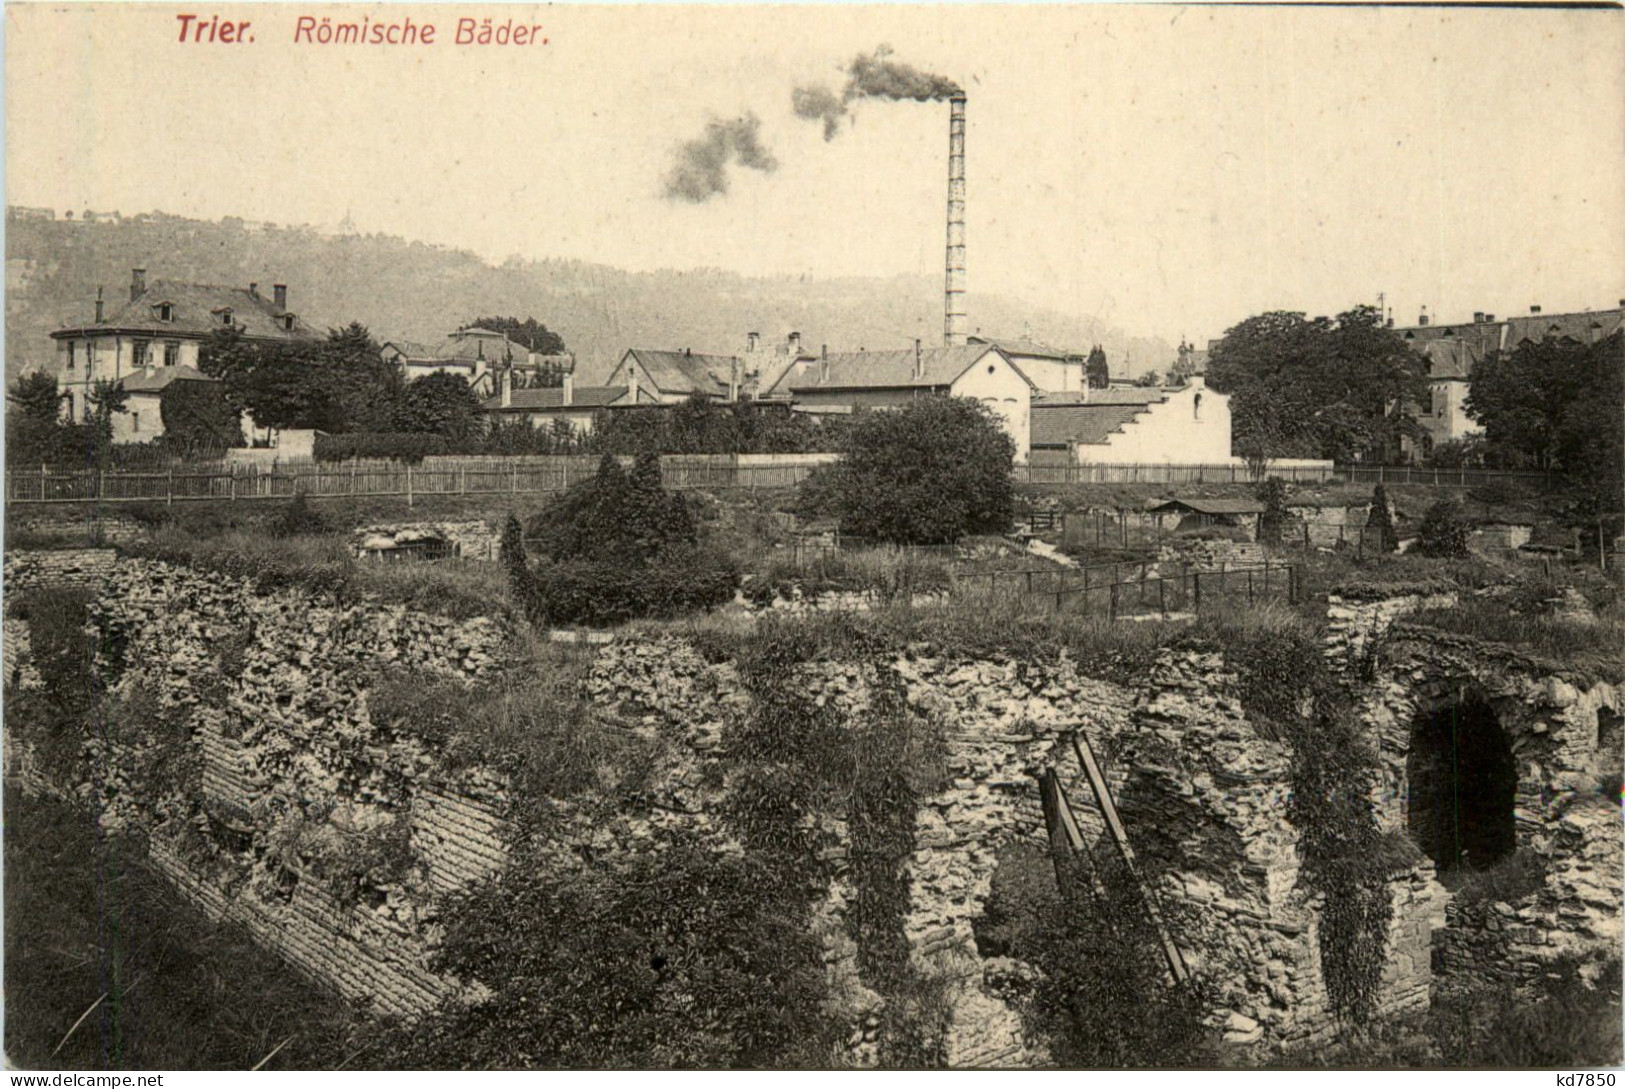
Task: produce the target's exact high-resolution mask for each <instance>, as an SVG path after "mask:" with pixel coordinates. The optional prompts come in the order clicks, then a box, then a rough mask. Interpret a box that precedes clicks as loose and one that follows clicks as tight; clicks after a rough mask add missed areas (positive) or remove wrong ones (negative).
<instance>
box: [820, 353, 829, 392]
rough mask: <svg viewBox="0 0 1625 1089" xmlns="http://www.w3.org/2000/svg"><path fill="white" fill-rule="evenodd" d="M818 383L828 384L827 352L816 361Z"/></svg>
mask: <svg viewBox="0 0 1625 1089" xmlns="http://www.w3.org/2000/svg"><path fill="white" fill-rule="evenodd" d="M818 381H819V382H821V383H823V384H825V385H828V384H829V352H828V351H827V350H826V351H825V352H824V357H823V358H822V359H821V360H819V361H818Z"/></svg>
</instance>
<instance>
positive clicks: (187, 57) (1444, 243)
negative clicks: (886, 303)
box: [5, 4, 1625, 342]
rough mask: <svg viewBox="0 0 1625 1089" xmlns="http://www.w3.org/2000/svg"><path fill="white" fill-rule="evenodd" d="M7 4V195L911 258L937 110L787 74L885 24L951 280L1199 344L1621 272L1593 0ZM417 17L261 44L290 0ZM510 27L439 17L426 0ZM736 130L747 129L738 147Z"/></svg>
mask: <svg viewBox="0 0 1625 1089" xmlns="http://www.w3.org/2000/svg"><path fill="white" fill-rule="evenodd" d="M194 10H201V9H191V8H176V7H172V6H166V5H162V4H153V5H147V4H143V5H126V6H120V7H116V8H115V7H112V6H104V5H94V4H89V5H79V4H74V5H46V4H33V5H30V4H9V5H7V7H6V9H5V20H6V72H5V76H6V184H7V202H8V203H11V204H22V205H31V206H44V207H53V208H56V209H57V210H58V211H59V212H60V211H62V210H66V209H69V208H72V209H76V210H78V209H84V208H92V209H96V210H98V211H111V210H115V209H116V210H118V211H120V212H122V213H124V214H125V215H130V214H134V213H136V212H141V211H149V210H162V211H166V212H170V213H175V214H181V215H189V216H197V217H202V218H210V219H215V218H219V217H221V216H226V215H236V216H241V217H243V218H246V219H258V220H269V221H274V222H278V223H300V222H308V223H312V224H318V225H334V224H337V223H338V222H340V221H341V220H343V219H344V218H345V217H346V216H349V217H350V218H351V219H352V220H353V222H354V223H355V225H356V226H357V227H358V228H359V229H360V230H361V231H363V232H368V233H370V232H381V233H386V234H396V235H402V236H405V237H407V238H411V239H419V240H422V241H425V242H433V243H440V244H446V245H451V246H456V247H459V248H466V249H470V250H473V251H474V252H476V253H478V254H480V255H482V256H484V257H486V258H487V259H489V260H491V261H493V262H500V261H502V260H504V259H506V258H508V257H509V256H511V255H517V256H519V257H523V258H549V257H563V258H579V259H583V260H588V261H594V262H601V263H604V264H608V265H614V266H619V267H622V268H627V269H631V270H635V271H636V270H650V269H656V268H674V269H689V268H722V269H728V270H733V271H737V272H740V273H745V274H787V275H793V276H808V277H829V276H842V275H874V276H890V275H894V274H897V273H910V274H924V275H933V276H935V275H939V274H940V269H941V267H942V262H943V250H944V204H945V193H946V187H947V184H946V159H947V142H948V141H947V124H948V118H947V106H946V104H945V103H941V102H926V103H917V102H913V101H906V102H885V101H867V100H865V101H859V102H856V103H854V104H853V109H852V113H851V115H850V117H849V119H848V121H846V122H843V124H842V127H841V129H840V131H839V132H838V133H837V134H836V136H835V138H834V139H833V140H830V141H827V142H826V141H825V139H824V135H823V131H822V129H821V127H820V126H819V125H818V124H817V123H815V122H809V121H806V120H803V119H800V118H798V117H797V116H795V114H794V112H793V111H792V108H791V91H792V89H793V88H794V87H795V86H796V85H798V84H802V83H807V82H816V81H821V82H824V83H827V84H829V85H831V86H832V87H834V88H836V89H839V87H840V86H841V83H842V81H843V79H844V75H843V69H844V67H845V66H846V65H847V64H849V63H850V61H851V60H852V59H853V58H854V57H855V56H857V55H859V54H861V53H868V52H871V51H873V50H874V49H875V48H876V47H877V46H879V45H882V44H886V45H889V46H891V48H892V49H893V50H894V54H893V57H894V59H896V60H898V61H903V62H906V63H909V64H912V65H915V66H918V67H919V68H921V69H925V70H928V71H930V72H933V73H937V74H941V75H944V76H947V77H949V78H951V79H953V80H955V81H957V82H958V83H960V84H961V85H962V86H964V87H965V89H966V91H967V94H968V99H969V101H968V107H967V112H968V131H967V136H966V171H967V188H968V200H967V216H966V218H967V241H968V269H969V272H968V280H969V299H970V308H971V310H972V312H973V313H974V310H975V295H976V293H977V292H978V291H988V292H997V293H999V294H1001V295H1010V296H1016V297H1021V298H1025V299H1027V300H1029V301H1031V302H1033V303H1035V304H1039V305H1045V306H1052V307H1056V308H1058V309H1061V310H1063V311H1067V312H1072V313H1078V314H1086V315H1093V316H1096V317H1100V318H1103V319H1105V320H1107V321H1109V322H1110V323H1112V324H1114V325H1116V326H1118V327H1120V328H1122V329H1124V330H1126V331H1128V332H1130V333H1133V334H1138V335H1151V336H1162V337H1164V338H1166V339H1168V340H1170V341H1174V340H1177V339H1178V338H1181V337H1189V338H1191V339H1192V340H1196V341H1198V342H1200V341H1201V340H1203V339H1205V338H1207V337H1213V336H1218V335H1220V334H1221V333H1222V332H1223V331H1224V329H1225V328H1227V327H1229V326H1230V325H1232V324H1234V323H1235V322H1237V321H1239V320H1241V319H1243V318H1245V317H1247V316H1248V315H1251V314H1254V313H1258V312H1261V311H1264V310H1274V309H1286V310H1301V311H1305V312H1308V313H1310V314H1311V315H1315V314H1333V313H1336V312H1338V311H1340V310H1344V309H1347V308H1348V307H1350V306H1352V305H1355V304H1357V303H1362V302H1370V303H1373V304H1374V303H1376V302H1377V300H1378V297H1379V294H1381V295H1382V296H1384V297H1385V298H1386V301H1387V304H1388V305H1389V306H1391V307H1392V308H1393V311H1394V315H1395V317H1396V318H1397V319H1398V320H1399V321H1400V322H1401V323H1406V322H1409V321H1411V320H1413V319H1414V318H1415V316H1416V314H1417V313H1418V312H1419V310H1420V308H1422V307H1424V306H1425V307H1426V308H1427V309H1428V310H1429V311H1430V312H1431V313H1433V314H1436V315H1438V316H1440V317H1441V318H1443V319H1445V320H1460V319H1465V318H1466V317H1468V316H1470V315H1471V313H1472V312H1473V311H1476V310H1485V311H1490V312H1493V313H1496V314H1497V315H1499V316H1506V315H1509V314H1514V313H1523V312H1527V309H1528V307H1529V306H1530V305H1532V304H1540V305H1542V306H1543V307H1544V309H1545V310H1546V311H1547V312H1554V311H1558V310H1578V309H1586V308H1602V307H1609V306H1613V305H1615V304H1616V303H1617V301H1618V300H1619V299H1621V298H1625V155H1622V151H1625V147H1622V141H1625V48H1622V47H1625V18H1622V13H1621V12H1620V11H1618V10H1604V11H1562V10H1551V11H1529V10H1484V9H1472V10H1461V9H1456V10H1450V9H1417V8H1392V9H1386V10H1379V9H1373V8H1368V7H1364V8H1348V9H1340V8H1267V7H1247V8H1225V7H1200V8H1187V7H1179V6H1155V7H1153V6H1115V5H1096V6H1088V7H1082V8H1051V7H1027V6H1002V7H980V6H959V5H955V6H939V7H868V6H857V5H842V6H834V7H823V8H816V7H786V6H771V7H766V6H733V7H682V6H652V7H639V6H619V7H576V6H568V5H566V6H555V7H530V6H521V5H515V6H499V5H491V6H485V5H457V6H454V7H439V8H435V7H418V6H405V5H380V6H373V5H368V6H361V5H357V6H352V7H331V8H330V7H322V6H320V5H312V6H294V5H287V4H277V5H263V6H238V7H233V6H229V5H228V6H223V7H220V8H218V9H210V10H217V11H218V12H219V13H220V14H221V15H222V16H224V17H226V18H228V19H245V20H249V21H251V22H252V24H253V26H252V28H251V34H252V36H253V39H254V40H253V41H251V42H242V43H233V44H224V43H219V42H217V43H214V44H209V43H192V42H188V43H184V44H183V43H181V42H179V41H178V40H177V37H178V26H179V24H178V23H177V21H176V18H175V16H176V14H177V12H178V11H194ZM302 15H306V16H310V17H311V18H313V19H318V20H319V19H320V18H321V17H322V16H324V15H325V16H329V17H331V18H333V19H334V20H335V21H337V20H340V19H344V20H357V19H359V18H360V17H361V16H362V15H367V16H368V17H370V18H372V19H373V20H375V21H376V20H378V19H384V20H388V21H399V20H401V19H403V18H407V17H410V18H412V19H413V20H415V21H417V22H420V23H422V22H429V23H433V24H435V25H436V27H437V30H438V32H439V40H437V41H436V43H435V44H433V45H432V46H416V47H412V46H340V45H326V46H324V45H321V44H319V43H299V42H295V41H294V35H295V31H296V28H297V19H298V17H299V16H302ZM485 17H490V18H492V19H493V21H494V22H495V23H498V24H500V23H501V22H503V21H504V20H510V19H511V20H513V21H515V22H518V23H524V24H527V25H535V24H540V25H541V26H543V27H544V28H545V29H544V30H543V31H541V32H540V33H541V36H543V37H545V38H546V44H545V45H542V44H532V45H527V46H513V45H509V46H495V45H490V46H478V45H464V46H460V45H457V44H455V42H454V40H453V36H454V32H455V27H456V23H457V20H458V19H462V18H475V19H480V18H485ZM747 111H748V112H751V113H754V114H755V115H756V116H757V118H759V122H760V124H759V127H758V128H757V130H756V136H757V139H758V140H759V143H760V145H761V151H763V152H765V154H766V155H767V156H769V157H770V158H771V159H772V160H773V161H775V162H776V163H777V166H776V169H773V170H770V171H766V170H752V169H745V168H742V167H740V166H739V165H738V164H737V163H735V164H734V165H733V167H732V168H731V169H730V171H729V172H728V173H727V174H726V175H725V176H726V178H727V180H728V191H727V192H726V193H724V194H720V195H717V196H713V197H712V198H710V199H709V200H705V201H703V202H700V203H690V202H688V201H683V200H673V199H670V198H668V197H667V196H666V195H665V194H664V191H663V190H664V184H663V183H664V180H665V179H666V177H667V175H668V173H669V171H670V169H671V166H672V163H673V157H674V154H675V152H676V149H677V148H678V147H679V145H681V144H682V143H684V142H685V141H690V140H694V139H696V138H699V137H701V136H702V134H703V132H704V130H705V127H706V124H707V122H708V120H710V119H713V118H717V119H723V120H727V119H732V118H735V117H738V116H741V115H742V114H744V113H745V112H747ZM758 161H759V159H758Z"/></svg>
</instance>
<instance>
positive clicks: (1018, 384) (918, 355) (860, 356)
mask: <svg viewBox="0 0 1625 1089" xmlns="http://www.w3.org/2000/svg"><path fill="white" fill-rule="evenodd" d="M767 392H768V394H769V395H779V394H782V393H786V392H787V393H788V394H789V396H790V399H791V401H792V402H793V404H794V405H795V406H796V407H797V408H801V409H811V410H813V411H828V410H831V409H837V408H847V409H852V408H896V407H898V406H901V405H906V404H908V403H909V402H910V401H911V400H914V399H915V398H918V397H940V396H944V395H950V396H954V397H972V398H975V399H976V400H978V401H981V402H982V403H983V404H985V405H987V406H988V408H990V409H992V410H993V412H994V414H995V415H997V416H998V417H999V419H1000V420H1001V421H1003V423H1004V427H1005V430H1006V431H1007V432H1009V434H1010V437H1011V438H1012V439H1013V440H1015V444H1016V460H1017V461H1019V462H1023V463H1025V462H1026V460H1027V451H1028V437H1029V434H1030V432H1031V427H1032V421H1031V410H1032V405H1033V398H1034V396H1035V395H1036V394H1037V392H1038V389H1037V387H1036V386H1035V385H1034V384H1033V381H1032V379H1030V378H1028V377H1027V375H1025V374H1024V373H1022V371H1021V370H1020V368H1018V367H1017V366H1016V365H1015V364H1014V363H1012V362H1011V361H1010V359H1009V357H1007V356H1006V355H1005V354H1004V353H1003V352H1002V351H1000V350H999V349H998V348H996V347H994V346H993V345H991V344H966V345H960V346H957V347H951V348H922V347H921V346H920V344H919V342H918V341H916V342H915V345H914V347H913V348H912V349H908V348H904V349H901V350H898V351H881V352H830V353H827V354H825V355H822V356H820V357H819V358H817V359H809V360H806V361H804V362H801V363H798V364H797V365H795V366H793V367H791V368H790V369H789V370H787V371H786V372H785V374H784V377H783V378H781V379H780V380H779V382H778V384H777V385H776V386H775V387H774V388H773V389H772V390H769V391H767Z"/></svg>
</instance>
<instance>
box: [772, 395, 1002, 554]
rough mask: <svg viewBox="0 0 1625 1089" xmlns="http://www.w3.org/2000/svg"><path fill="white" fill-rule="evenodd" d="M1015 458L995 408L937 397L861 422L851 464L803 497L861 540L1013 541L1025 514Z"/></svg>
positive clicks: (815, 481)
mask: <svg viewBox="0 0 1625 1089" xmlns="http://www.w3.org/2000/svg"><path fill="white" fill-rule="evenodd" d="M1014 456H1015V444H1014V442H1012V440H1011V439H1010V436H1009V435H1008V434H1006V432H1005V430H1004V427H1003V425H1002V424H1001V423H1000V422H999V420H998V418H997V417H996V416H995V415H994V414H993V413H992V411H991V410H989V409H988V408H987V407H986V406H984V405H982V404H981V403H979V402H977V401H973V400H970V399H969V398H963V397H927V398H923V399H921V400H917V401H914V402H911V403H910V404H909V405H908V406H907V407H906V408H902V409H896V410H889V411H884V412H873V413H870V414H867V415H865V416H863V417H861V418H860V419H858V420H857V421H855V422H854V423H853V425H852V429H851V432H850V433H849V434H848V436H847V442H846V450H845V456H844V457H843V458H842V460H841V461H839V462H837V463H836V464H834V465H828V466H823V467H821V468H819V469H818V470H816V471H815V472H814V473H813V474H812V476H811V477H810V478H809V480H808V482H807V483H806V484H805V485H804V486H803V497H804V499H805V500H807V501H808V502H813V501H816V502H817V503H818V504H820V505H823V506H824V507H826V508H827V509H828V510H829V511H830V512H831V513H832V514H833V515H834V517H836V518H838V519H839V520H840V523H841V530H842V532H844V533H849V534H854V535H856V536H859V537H869V538H874V539H876V540H882V541H892V542H896V543H899V544H941V543H944V542H951V541H955V540H958V539H959V538H960V537H963V536H965V535H966V534H969V533H1003V532H1005V531H1006V530H1008V529H1009V527H1010V519H1011V517H1012V515H1013V513H1014V509H1015V501H1014V493H1013V491H1012V488H1011V484H1010V468H1011V464H1012V461H1013V459H1014Z"/></svg>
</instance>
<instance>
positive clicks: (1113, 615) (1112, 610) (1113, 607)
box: [1107, 582, 1117, 622]
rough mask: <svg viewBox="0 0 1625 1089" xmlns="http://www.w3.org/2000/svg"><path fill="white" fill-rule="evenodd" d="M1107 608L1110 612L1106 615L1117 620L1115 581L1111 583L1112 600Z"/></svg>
mask: <svg viewBox="0 0 1625 1089" xmlns="http://www.w3.org/2000/svg"><path fill="white" fill-rule="evenodd" d="M1109 609H1110V612H1109V613H1108V614H1107V615H1108V617H1109V618H1110V619H1111V620H1112V621H1113V622H1115V621H1116V620H1117V583H1115V582H1114V583H1112V601H1111V605H1110V606H1109Z"/></svg>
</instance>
